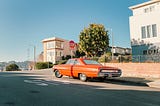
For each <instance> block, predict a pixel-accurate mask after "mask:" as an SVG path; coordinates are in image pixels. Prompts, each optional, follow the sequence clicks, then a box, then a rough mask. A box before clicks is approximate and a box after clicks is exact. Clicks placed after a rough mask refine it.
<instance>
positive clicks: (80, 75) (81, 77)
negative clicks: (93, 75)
mask: <svg viewBox="0 0 160 106" xmlns="http://www.w3.org/2000/svg"><path fill="white" fill-rule="evenodd" d="M79 79H80V80H81V81H83V82H85V81H87V76H86V75H85V74H79Z"/></svg>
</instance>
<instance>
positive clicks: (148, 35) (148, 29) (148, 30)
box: [147, 25, 151, 38]
mask: <svg viewBox="0 0 160 106" xmlns="http://www.w3.org/2000/svg"><path fill="white" fill-rule="evenodd" d="M150 37H151V26H150V25H148V26H147V38H150Z"/></svg>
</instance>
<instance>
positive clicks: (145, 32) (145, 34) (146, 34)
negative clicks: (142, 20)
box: [141, 24, 157, 39]
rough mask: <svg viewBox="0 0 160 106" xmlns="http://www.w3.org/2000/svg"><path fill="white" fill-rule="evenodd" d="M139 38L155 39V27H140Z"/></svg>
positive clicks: (154, 25)
mask: <svg viewBox="0 0 160 106" xmlns="http://www.w3.org/2000/svg"><path fill="white" fill-rule="evenodd" d="M141 34H142V35H141V36H142V39H144V38H151V37H157V25H156V24H153V25H147V26H142V27H141Z"/></svg>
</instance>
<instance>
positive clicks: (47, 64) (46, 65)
mask: <svg viewBox="0 0 160 106" xmlns="http://www.w3.org/2000/svg"><path fill="white" fill-rule="evenodd" d="M35 67H36V69H46V68H52V67H53V64H52V63H51V62H37V63H36V65H35Z"/></svg>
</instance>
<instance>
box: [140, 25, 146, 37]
mask: <svg viewBox="0 0 160 106" xmlns="http://www.w3.org/2000/svg"><path fill="white" fill-rule="evenodd" d="M141 33H142V39H144V38H146V28H145V26H143V27H141Z"/></svg>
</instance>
